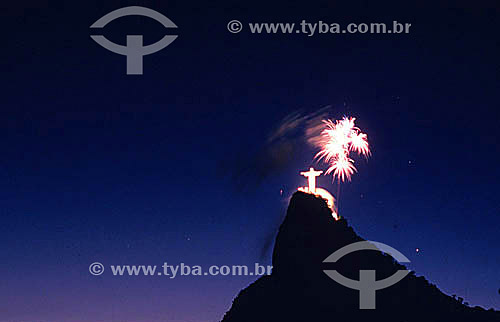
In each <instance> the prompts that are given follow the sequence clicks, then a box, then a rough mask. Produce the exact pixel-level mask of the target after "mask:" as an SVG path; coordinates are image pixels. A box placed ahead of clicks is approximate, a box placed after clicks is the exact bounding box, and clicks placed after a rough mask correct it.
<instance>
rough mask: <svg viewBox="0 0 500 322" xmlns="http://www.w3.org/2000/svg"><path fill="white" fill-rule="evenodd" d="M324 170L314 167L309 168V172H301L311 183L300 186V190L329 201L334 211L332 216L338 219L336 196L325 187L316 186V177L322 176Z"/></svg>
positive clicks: (329, 205)
mask: <svg viewBox="0 0 500 322" xmlns="http://www.w3.org/2000/svg"><path fill="white" fill-rule="evenodd" d="M322 173H323V171H316V170H314V168H309V171H307V172H301V173H300V174H301V175H303V176H304V177H306V178H307V181H308V183H309V186H308V187H299V189H298V190H299V191H302V192H306V193H311V194H313V195H316V196H319V197H321V198H323V199H325V200H326V201H327V204H328V207H329V208H330V210H331V211H332V216H333V218H335V219H336V220H338V219H339V218H338V216H337V212H336V211H335V198H333V196H332V195H331V194H330V193H329V192H328V191H326V190H325V189H323V188H316V177H318V176H320V175H321V174H322Z"/></svg>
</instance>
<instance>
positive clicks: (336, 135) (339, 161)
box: [315, 117, 371, 183]
mask: <svg viewBox="0 0 500 322" xmlns="http://www.w3.org/2000/svg"><path fill="white" fill-rule="evenodd" d="M355 120H356V119H355V118H353V117H349V118H348V117H344V118H343V119H342V120H337V121H335V122H333V121H332V120H324V121H323V124H324V125H325V126H326V128H325V129H324V130H323V131H322V132H321V137H320V138H319V139H318V140H317V142H316V143H317V145H318V146H319V147H320V148H321V151H319V152H318V153H317V154H316V156H315V158H317V159H318V160H322V159H323V160H324V161H325V162H326V163H328V164H329V165H330V167H329V168H328V170H326V172H325V174H330V173H332V172H333V177H334V178H337V181H338V182H339V183H340V182H341V181H342V182H345V181H346V180H348V181H350V180H351V176H352V174H353V173H354V172H356V171H357V170H356V167H355V166H354V160H353V159H351V158H350V157H349V154H350V152H351V151H354V152H356V153H358V154H359V155H364V156H365V157H368V156H370V154H371V152H370V146H369V144H368V137H367V135H366V134H364V133H361V131H360V129H359V128H357V127H356V126H355V125H354V121H355Z"/></svg>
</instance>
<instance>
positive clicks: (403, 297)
mask: <svg viewBox="0 0 500 322" xmlns="http://www.w3.org/2000/svg"><path fill="white" fill-rule="evenodd" d="M362 240H363V239H362V238H361V237H359V236H358V235H357V234H356V233H355V232H354V230H353V229H352V228H351V227H350V226H349V225H348V224H347V221H346V220H343V219H342V220H339V221H334V220H333V219H332V217H331V214H330V211H329V210H328V207H327V205H326V202H325V201H324V200H322V199H320V198H317V197H315V196H313V195H310V194H306V193H302V192H297V193H295V194H294V195H293V197H292V199H291V200H290V205H289V207H288V211H287V215H286V218H285V220H284V221H283V223H282V224H281V226H280V229H279V232H278V236H277V238H276V243H275V247H274V251H273V272H272V274H271V275H270V276H264V277H261V278H259V279H258V280H257V281H255V282H254V283H253V284H251V285H250V286H249V287H247V288H246V289H244V290H242V291H241V292H240V293H239V294H238V296H237V297H236V298H235V299H234V301H233V305H232V307H231V309H230V310H229V311H228V312H227V313H226V314H225V316H224V319H223V321H224V322H243V321H248V322H266V321H273V322H275V321H315V322H316V321H363V322H364V321H397V322H403V321H415V322H417V321H418V322H422V320H424V321H426V322H428V321H440V322H443V321H454V322H455V321H488V322H490V321H491V322H493V321H500V312H498V311H492V310H490V311H486V310H484V309H482V308H479V307H474V308H470V307H468V306H466V305H463V304H461V303H460V302H459V301H457V300H455V299H454V298H452V297H450V296H447V295H445V294H443V293H442V292H441V291H439V289H438V288H437V287H436V286H435V285H432V284H430V283H429V282H427V281H426V280H425V278H423V277H417V276H415V274H414V273H410V274H408V275H407V276H406V277H405V278H403V279H402V280H401V281H400V282H399V283H397V284H395V285H393V286H391V287H389V288H386V289H382V290H378V291H377V292H376V309H375V310H360V309H359V291H357V290H353V289H349V288H347V287H345V286H342V285H340V284H338V283H337V282H335V281H333V280H332V279H331V278H330V277H328V276H327V275H326V274H325V273H324V272H323V270H328V269H330V270H333V269H334V270H337V271H338V272H339V273H341V274H342V275H344V276H346V277H348V278H350V279H354V280H359V271H360V270H363V269H365V270H375V271H376V278H377V280H380V279H383V278H386V277H389V276H391V275H392V274H394V273H395V272H396V271H397V270H401V269H406V268H405V267H404V266H402V265H400V264H398V263H397V262H395V261H394V259H393V258H392V257H391V256H389V255H386V254H384V253H382V252H380V251H373V250H365V251H357V252H353V253H351V254H349V255H346V256H344V257H343V258H342V259H340V260H339V261H337V262H336V263H323V261H324V260H325V259H326V258H327V257H328V256H329V255H330V254H331V253H333V252H334V251H336V250H337V249H340V248H341V247H343V246H346V245H349V244H352V243H354V242H357V241H362ZM450 269H453V268H450Z"/></svg>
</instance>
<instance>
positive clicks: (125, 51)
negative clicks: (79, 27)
mask: <svg viewBox="0 0 500 322" xmlns="http://www.w3.org/2000/svg"><path fill="white" fill-rule="evenodd" d="M132 15H136V16H146V17H149V18H152V19H154V20H156V21H158V22H159V23H161V24H162V25H163V26H164V27H165V28H177V26H176V25H175V24H174V23H173V22H172V20H170V19H168V18H167V17H165V16H164V15H162V14H161V13H159V12H157V11H154V10H152V9H148V8H144V7H137V6H132V7H125V8H121V9H117V10H115V11H112V12H110V13H108V14H107V15H104V16H103V17H102V18H100V19H99V20H97V21H96V22H94V24H92V26H90V28H103V27H104V26H106V25H107V24H108V23H109V22H111V21H113V20H115V19H117V18H121V17H125V16H132ZM90 37H91V38H92V39H94V40H95V42H97V43H98V44H99V45H101V46H102V47H104V48H106V49H107V50H109V51H112V52H114V53H117V54H120V55H125V56H127V75H142V58H143V56H146V55H150V54H153V53H156V52H157V51H159V50H162V49H163V48H165V47H167V46H168V45H170V44H171V43H172V42H173V41H174V40H175V39H176V38H177V36H172V35H166V36H164V37H163V38H162V39H160V40H159V41H157V42H155V43H154V44H151V45H147V46H143V44H142V39H143V38H142V35H127V45H126V46H122V45H119V44H116V43H114V42H111V41H109V40H108V39H107V38H106V37H104V36H99V35H91V36H90Z"/></svg>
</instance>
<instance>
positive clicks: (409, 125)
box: [0, 0, 500, 322]
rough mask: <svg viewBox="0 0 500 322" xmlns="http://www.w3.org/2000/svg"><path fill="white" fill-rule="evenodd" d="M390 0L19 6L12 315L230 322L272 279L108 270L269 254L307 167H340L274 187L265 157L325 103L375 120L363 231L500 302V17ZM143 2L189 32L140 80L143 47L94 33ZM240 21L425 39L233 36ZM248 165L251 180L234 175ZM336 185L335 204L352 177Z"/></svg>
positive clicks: (14, 51)
mask: <svg viewBox="0 0 500 322" xmlns="http://www.w3.org/2000/svg"><path fill="white" fill-rule="evenodd" d="M369 3H370V2H364V5H361V6H358V7H351V8H345V7H344V6H342V5H338V4H330V5H325V4H323V5H320V4H311V3H308V4H300V5H299V4H298V3H297V2H294V1H288V2H286V4H284V5H277V4H275V5H270V4H267V5H265V6H258V5H257V4H251V3H248V4H246V5H238V4H234V3H230V4H229V3H226V4H223V3H220V4H215V3H211V2H210V3H208V2H200V3H189V4H186V3H183V2H175V1H168V2H167V3H163V2H160V1H138V2H132V1H116V0H113V1H107V2H106V3H104V2H94V3H92V2H88V1H86V2H78V3H74V2H65V3H63V2H58V3H54V2H49V1H36V2H35V1H27V2H24V3H22V4H21V3H16V4H14V3H11V4H9V5H7V7H6V8H4V9H3V10H2V13H3V14H2V18H3V19H2V20H3V21H5V22H6V24H7V25H8V29H5V30H8V32H7V33H5V34H4V35H3V45H2V49H3V50H2V51H1V52H0V61H1V62H2V65H3V66H2V76H3V77H2V84H1V88H2V102H1V107H2V113H1V114H0V140H1V142H0V143H1V146H2V153H1V156H0V179H1V182H2V184H1V185H0V196H1V198H0V220H1V225H0V245H1V247H0V262H1V263H2V264H0V276H1V277H0V321H2V322H3V321H9V322H10V321H38V322H49V321H64V322H66V321H68V322H77V321H93V322H98V321H148V322H155V321H217V320H219V319H220V318H222V316H223V314H224V312H225V311H226V310H227V309H228V308H229V307H230V305H231V301H232V299H233V298H234V297H235V296H236V294H237V293H238V292H239V291H240V289H242V288H244V287H245V286H247V285H248V284H249V283H251V282H252V281H253V280H255V278H253V277H250V276H248V277H241V276H240V277H237V276H232V277H231V276H227V277H222V276H220V277H207V276H203V277H193V276H180V277H176V278H175V279H169V278H167V277H165V276H155V277H146V276H137V277H115V276H112V275H111V274H110V272H109V269H108V271H106V272H105V273H104V274H103V275H102V276H98V277H96V276H92V275H91V274H90V273H89V271H88V266H89V265H90V264H91V263H93V262H96V261H98V262H102V263H103V264H104V265H119V264H128V265H162V264H163V263H164V262H168V263H169V264H173V265H175V264H180V263H181V262H183V263H186V264H189V265H202V266H204V267H208V266H210V265H235V264H237V265H245V264H246V265H251V266H253V263H255V262H258V263H261V264H263V265H264V264H269V263H270V260H271V257H270V256H271V255H270V247H272V245H271V246H270V245H269V241H270V240H273V239H272V238H274V233H275V232H276V229H277V227H278V225H279V223H280V222H281V220H282V219H283V216H284V214H285V210H286V206H287V197H289V196H290V195H291V194H292V193H293V191H294V190H295V189H296V187H297V186H299V185H304V184H305V182H306V181H305V179H304V178H303V177H301V176H299V175H298V173H299V172H300V171H303V170H306V169H308V168H309V166H315V167H317V168H322V169H325V167H324V166H322V165H319V164H316V163H315V162H314V161H313V156H314V153H315V151H314V150H312V149H310V148H309V147H307V146H305V145H304V146H298V147H296V150H297V151H300V152H296V155H293V156H292V162H290V163H289V164H287V165H286V166H284V167H280V168H275V169H274V168H273V169H272V171H268V172H269V175H268V176H266V177H264V178H260V179H262V180H257V179H256V177H258V173H260V172H261V170H262V169H256V168H252V165H253V164H254V163H252V162H251V160H248V158H247V156H250V159H251V158H252V156H254V155H256V154H258V153H259V151H261V149H262V148H263V146H264V144H265V142H266V139H267V137H268V135H269V133H270V132H271V131H273V129H275V127H276V126H277V125H278V124H279V123H280V122H281V120H282V119H283V118H284V117H286V116H287V115H289V114H290V113H291V112H293V111H297V110H302V111H303V112H304V113H309V112H313V111H316V110H318V109H320V108H323V107H325V106H330V109H329V112H330V116H331V117H332V118H340V117H342V116H343V115H349V116H354V117H356V118H357V121H356V124H357V125H358V126H359V127H361V129H362V130H363V131H364V132H365V133H367V134H368V139H369V141H370V144H371V147H372V153H373V155H372V157H371V158H370V159H369V160H368V162H365V161H362V160H361V159H359V158H358V160H359V162H357V163H356V165H357V167H358V170H359V172H358V173H357V174H356V175H354V176H353V180H352V182H350V183H347V184H344V185H343V186H342V193H341V211H342V215H343V216H345V217H347V218H348V220H349V223H350V224H351V225H352V226H353V227H354V229H355V231H356V232H357V233H358V234H359V235H360V236H362V237H364V238H366V239H370V240H375V241H380V242H383V243H386V244H388V245H391V246H393V247H395V248H396V249H398V250H399V251H401V252H402V253H403V254H405V255H406V256H407V257H408V258H409V259H410V260H411V264H410V265H409V267H410V268H411V269H413V270H415V271H416V273H417V275H423V276H425V277H426V278H427V279H428V280H429V281H430V282H432V283H434V284H437V285H438V287H439V288H440V289H441V290H442V291H443V292H445V293H447V294H450V295H451V294H456V295H458V296H461V297H463V298H464V299H465V301H468V302H469V303H470V304H471V305H480V306H482V307H485V308H490V307H494V308H496V309H500V295H499V292H498V290H499V288H500V269H499V263H500V253H499V252H498V247H499V245H500V234H499V231H500V216H499V212H500V205H499V200H500V198H499V197H500V196H499V188H498V179H499V178H500V168H499V167H498V163H499V159H500V158H499V156H500V150H499V149H498V142H499V139H500V137H499V134H498V128H499V126H500V117H499V116H500V115H499V114H500V113H499V111H498V101H499V93H500V92H499V91H498V87H499V77H498V73H499V65H498V57H499V54H500V53H499V47H498V32H497V30H498V25H499V22H500V21H499V20H500V18H499V10H498V9H496V8H490V9H488V8H466V7H463V6H462V7H460V8H450V7H448V6H447V5H446V4H439V2H438V4H436V7H434V8H423V7H420V8H409V7H407V8H396V7H388V8H383V7H382V6H380V5H377V6H374V5H373V4H372V5H370V4H369ZM129 5H141V6H145V7H148V8H151V9H154V10H157V11H159V12H161V13H162V14H164V15H165V16H167V17H169V18H170V19H171V20H172V21H173V22H174V23H175V24H176V25H177V26H178V29H177V30H173V31H172V30H168V31H167V33H170V34H177V35H179V37H178V39H176V40H175V42H173V43H172V44H171V45H170V46H168V47H167V48H165V49H164V50H162V51H160V52H157V53H155V54H152V55H149V56H146V57H144V75H142V76H127V75H125V66H126V64H125V57H124V56H120V55H117V54H114V53H111V52H109V51H107V50H105V49H104V48H102V47H100V46H99V45H98V44H96V43H95V42H94V41H93V40H92V39H90V37H89V36H90V34H91V30H90V29H89V28H88V27H89V26H90V25H91V24H92V23H93V22H95V21H96V20H97V19H98V18H100V17H102V16H103V15H104V14H106V13H108V12H110V11H112V10H115V9H118V8H120V7H124V6H129ZM233 19H238V20H240V21H242V22H243V23H244V24H246V23H249V22H295V23H300V22H301V21H302V20H303V19H305V20H307V21H308V22H312V23H314V22H318V21H320V20H322V21H326V22H329V23H333V22H337V23H342V24H348V23H350V22H356V23H361V22H365V23H370V22H385V23H389V24H390V23H392V21H393V20H397V21H401V22H409V23H411V24H412V27H411V32H410V34H401V35H370V34H347V35H339V34H321V35H320V34H318V35H314V36H312V37H308V36H307V35H303V34H290V35H284V34H274V35H265V34H261V35H257V34H251V33H250V32H249V31H248V28H247V29H246V30H244V31H242V32H241V33H239V34H232V33H230V32H228V30H227V28H226V25H227V23H228V22H229V21H230V20H233ZM246 27H248V26H246ZM244 28H245V27H244ZM103 33H104V35H106V36H107V37H108V38H109V39H111V40H113V41H115V42H117V43H122V44H124V43H125V36H126V35H130V34H143V35H144V43H145V44H150V43H153V42H156V41H157V40H158V39H160V38H161V37H162V36H163V35H164V34H165V29H164V28H163V27H162V26H161V25H160V24H159V23H157V22H155V21H154V20H152V19H149V18H140V17H125V18H121V19H118V20H116V21H114V22H112V23H110V24H109V25H108V26H106V28H105V29H104V31H103ZM242 159H243V161H242ZM242 168H244V169H245V173H246V175H245V176H244V177H243V178H244V179H245V182H244V184H243V182H241V181H234V180H232V179H231V174H234V173H238V172H239V171H241V169H242ZM242 185H243V187H242ZM319 185H320V186H322V187H324V188H327V189H330V190H331V191H332V192H335V189H334V186H333V185H332V184H331V178H327V177H321V178H320V179H319ZM280 190H283V195H281V194H280ZM417 248H418V249H419V252H416V249H417Z"/></svg>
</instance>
